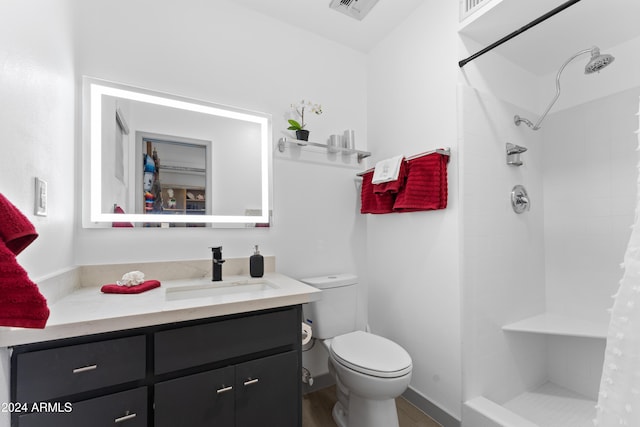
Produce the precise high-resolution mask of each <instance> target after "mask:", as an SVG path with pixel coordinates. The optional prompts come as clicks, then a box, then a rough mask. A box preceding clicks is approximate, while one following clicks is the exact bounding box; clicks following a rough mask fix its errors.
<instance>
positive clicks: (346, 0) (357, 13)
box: [329, 0, 378, 21]
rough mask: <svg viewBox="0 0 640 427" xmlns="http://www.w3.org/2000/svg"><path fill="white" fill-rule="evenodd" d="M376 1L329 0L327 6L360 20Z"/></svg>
mask: <svg viewBox="0 0 640 427" xmlns="http://www.w3.org/2000/svg"><path fill="white" fill-rule="evenodd" d="M376 3H378V0H331V4H330V5H329V7H330V8H331V9H335V10H337V11H338V12H342V13H344V14H345V15H349V16H350V17H352V18H355V19H357V20H359V21H362V19H363V18H364V17H365V16H367V13H369V11H370V10H371V9H373V6H375V5H376Z"/></svg>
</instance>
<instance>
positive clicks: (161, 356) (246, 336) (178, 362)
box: [155, 307, 300, 374]
mask: <svg viewBox="0 0 640 427" xmlns="http://www.w3.org/2000/svg"><path fill="white" fill-rule="evenodd" d="M299 342H300V311H299V309H298V307H292V308H290V309H287V310H283V311H275V312H270V313H261V314H255V315H253V316H247V317H241V318H236V319H227V320H221V321H213V322H211V323H206V324H201V325H193V326H187V327H183V328H178V329H171V330H167V331H161V332H157V333H156V334H155V372H156V374H162V373H166V372H171V371H176V370H179V369H184V368H189V367H193V366H198V365H204V364H207V363H212V362H217V361H220V360H225V359H230V358H233V357H237V356H244V355H248V354H251V353H256V352H259V351H263V350H268V349H272V348H278V347H282V346H289V345H295V344H299Z"/></svg>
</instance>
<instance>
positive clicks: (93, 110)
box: [83, 78, 271, 227]
mask: <svg viewBox="0 0 640 427" xmlns="http://www.w3.org/2000/svg"><path fill="white" fill-rule="evenodd" d="M84 83H85V132H84V137H85V143H84V147H85V153H84V157H83V158H84V164H85V168H84V180H83V181H84V182H85V184H86V185H85V192H84V198H85V201H84V203H83V209H84V215H83V223H84V225H85V226H88V227H112V226H114V227H130V226H144V227H163V226H206V225H213V226H223V227H230V226H235V227H238V226H240V227H247V226H248V227H255V226H268V223H269V206H270V186H271V173H270V169H271V159H270V154H271V149H270V146H271V119H270V116H269V115H268V114H264V113H255V112H249V111H246V110H242V109H238V108H235V107H227V106H221V105H218V104H212V103H209V102H203V101H198V100H191V99H186V98H182V97H178V96H174V95H167V94H164V93H158V92H153V91H149V90H145V89H139V88H132V87H129V86H124V85H121V84H116V83H110V82H105V81H102V80H96V79H91V78H85V82H84Z"/></svg>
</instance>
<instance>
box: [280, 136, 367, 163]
mask: <svg viewBox="0 0 640 427" xmlns="http://www.w3.org/2000/svg"><path fill="white" fill-rule="evenodd" d="M287 144H295V145H297V146H299V147H304V146H312V147H320V148H326V149H327V152H328V153H342V154H345V155H349V154H357V156H358V163H360V162H362V159H365V158H367V157H369V156H371V153H370V152H369V151H362V150H356V149H353V148H343V147H332V146H329V145H328V144H320V143H319V142H312V141H302V140H300V139H294V138H286V137H282V138H280V139H279V140H278V151H280V152H281V153H284V150H285V149H286V146H287Z"/></svg>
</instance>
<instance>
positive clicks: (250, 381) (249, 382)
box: [244, 378, 258, 386]
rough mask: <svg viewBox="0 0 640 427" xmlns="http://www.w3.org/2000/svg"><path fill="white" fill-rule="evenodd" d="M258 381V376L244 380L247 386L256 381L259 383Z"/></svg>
mask: <svg viewBox="0 0 640 427" xmlns="http://www.w3.org/2000/svg"><path fill="white" fill-rule="evenodd" d="M257 382H258V379H257V378H254V379H252V380H247V381H245V382H244V385H245V386H247V385H251V384H255V383H257Z"/></svg>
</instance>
